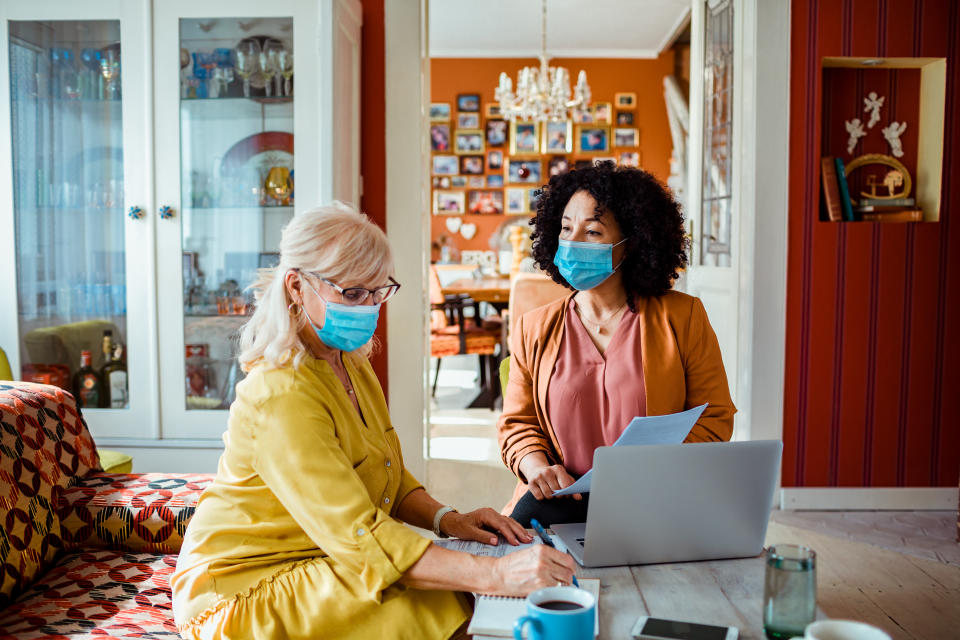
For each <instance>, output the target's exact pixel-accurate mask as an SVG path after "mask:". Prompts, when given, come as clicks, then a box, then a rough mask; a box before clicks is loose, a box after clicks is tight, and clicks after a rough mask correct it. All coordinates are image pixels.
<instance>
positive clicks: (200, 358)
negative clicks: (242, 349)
mask: <svg viewBox="0 0 960 640" xmlns="http://www.w3.org/2000/svg"><path fill="white" fill-rule="evenodd" d="M185 346H186V353H185V354H184V355H185V356H186V369H187V370H186V374H187V375H186V384H187V388H186V390H187V397H188V398H208V397H210V396H211V392H214V393H213V395H215V392H216V386H215V381H214V376H213V367H212V365H211V362H210V358H209V356H208V354H209V347H208V345H206V344H188V345H185Z"/></svg>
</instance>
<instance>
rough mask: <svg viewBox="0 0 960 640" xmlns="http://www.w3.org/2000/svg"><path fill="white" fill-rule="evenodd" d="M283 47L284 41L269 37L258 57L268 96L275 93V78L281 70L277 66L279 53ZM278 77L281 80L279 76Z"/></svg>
mask: <svg viewBox="0 0 960 640" xmlns="http://www.w3.org/2000/svg"><path fill="white" fill-rule="evenodd" d="M282 49H283V43H282V42H280V41H279V40H271V39H269V38H268V39H267V40H266V41H265V42H264V43H263V49H262V50H261V51H260V56H259V58H258V60H259V63H260V65H259V66H260V73H261V75H263V83H264V89H265V90H266V92H267V97H268V98H269V97H270V96H271V95H273V78H274V76H276V75H277V73H278V71H279V69H278V68H277V54H279V52H280V51H281V50H282ZM277 79H278V80H279V77H278V78H277ZM277 93H278V95H279V93H280V92H279V91H277Z"/></svg>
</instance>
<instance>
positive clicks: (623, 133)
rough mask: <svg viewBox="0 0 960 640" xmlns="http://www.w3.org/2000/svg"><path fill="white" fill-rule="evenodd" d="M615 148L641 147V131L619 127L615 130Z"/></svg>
mask: <svg viewBox="0 0 960 640" xmlns="http://www.w3.org/2000/svg"><path fill="white" fill-rule="evenodd" d="M613 146H614V147H639V146H640V129H637V128H635V127H629V128H620V127H617V128H616V129H614V130H613Z"/></svg>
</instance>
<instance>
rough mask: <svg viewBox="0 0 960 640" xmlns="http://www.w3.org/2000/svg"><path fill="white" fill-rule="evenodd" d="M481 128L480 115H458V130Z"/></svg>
mask: <svg viewBox="0 0 960 640" xmlns="http://www.w3.org/2000/svg"><path fill="white" fill-rule="evenodd" d="M479 128H480V114H479V113H458V114H457V129H479Z"/></svg>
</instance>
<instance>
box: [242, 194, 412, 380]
mask: <svg viewBox="0 0 960 640" xmlns="http://www.w3.org/2000/svg"><path fill="white" fill-rule="evenodd" d="M291 269H300V270H301V271H307V272H310V273H315V274H317V275H319V276H321V277H324V278H327V279H328V280H330V281H331V282H335V283H337V284H339V285H341V286H344V284H346V285H349V284H353V283H357V282H382V283H386V282H387V278H388V277H389V276H390V275H391V274H392V272H393V256H392V254H391V252H390V245H389V244H388V243H387V236H386V234H385V233H384V232H383V230H381V229H380V227H378V226H377V225H376V224H374V223H373V222H372V221H371V220H370V219H369V218H368V217H367V216H365V215H364V214H362V213H360V212H359V211H357V210H356V209H354V208H353V207H351V206H349V205H346V204H344V203H342V202H337V201H334V202H333V203H332V204H330V205H328V206H325V207H319V208H316V209H313V210H311V211H305V212H303V213H300V214H298V215H296V216H295V217H294V218H293V219H292V220H291V221H290V222H289V223H288V224H287V226H285V227H284V228H283V232H282V235H281V237H280V263H279V264H278V265H277V266H276V267H272V268H269V269H260V271H259V274H258V275H259V277H258V279H257V281H256V282H255V283H253V284H252V285H251V286H250V288H251V289H252V290H253V291H254V297H255V299H256V309H255V311H254V313H253V317H251V318H250V320H249V321H248V322H247V323H246V325H244V327H243V329H242V331H241V333H240V365H241V366H242V367H243V369H244V371H248V370H249V369H250V368H251V367H252V366H253V365H254V364H255V363H257V362H258V361H263V362H264V363H265V364H266V365H267V366H269V367H271V368H279V367H285V366H288V365H290V364H292V365H293V366H294V367H295V368H296V367H298V366H299V365H300V362H301V361H302V360H303V357H304V355H305V354H306V352H307V350H306V345H304V343H303V341H302V340H301V339H300V331H301V330H302V329H303V328H304V327H305V326H307V324H308V320H307V317H306V314H305V313H303V312H302V311H301V312H300V313H297V314H291V313H290V309H289V308H290V304H291V303H292V302H294V300H293V299H292V298H291V297H290V295H289V293H288V292H287V287H286V284H285V283H284V279H285V276H286V274H287V272H288V271H290V270H291ZM375 346H376V345H375V339H371V340H370V341H369V342H368V343H367V344H365V345H364V346H362V347H360V348H359V349H357V350H356V351H353V352H352V353H355V354H357V355H359V356H362V357H366V356H368V355H370V353H371V352H372V351H373V349H374V347H375Z"/></svg>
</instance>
